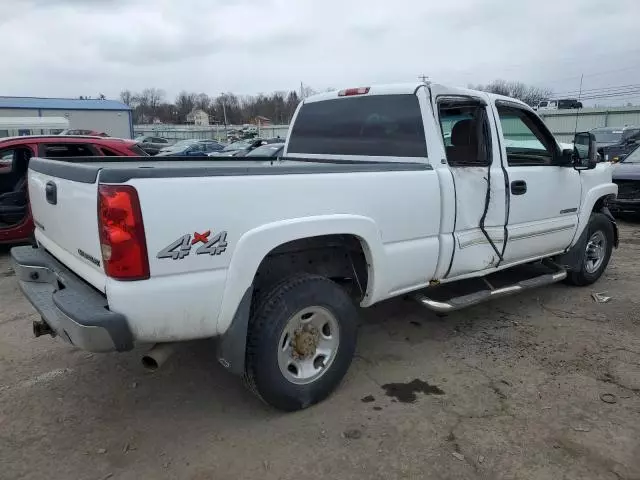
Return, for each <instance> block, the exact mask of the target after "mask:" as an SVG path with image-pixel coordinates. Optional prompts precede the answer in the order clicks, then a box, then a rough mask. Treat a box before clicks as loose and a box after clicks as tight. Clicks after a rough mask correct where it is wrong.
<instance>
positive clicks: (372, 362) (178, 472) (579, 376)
mask: <svg viewBox="0 0 640 480" xmlns="http://www.w3.org/2000/svg"><path fill="white" fill-rule="evenodd" d="M621 236H622V245H621V248H620V249H619V250H618V251H617V252H615V254H614V258H613V261H612V264H611V266H610V268H609V270H608V271H607V273H606V276H605V277H604V278H603V279H601V280H600V282H599V283H598V284H596V285H595V286H594V287H593V288H584V289H576V288H570V287H567V286H564V285H555V286H552V287H548V288H543V289H539V290H536V291H531V292H528V293H525V294H523V295H520V296H516V297H511V298H507V299H503V300H500V301H495V302H493V303H489V304H485V305H483V306H479V307H476V308H473V309H470V310H467V311H463V312H460V313H456V314H452V315H449V316H448V317H446V318H439V317H437V316H435V315H433V314H431V313H429V312H427V311H424V310H422V309H421V308H420V307H418V306H416V305H414V304H411V303H409V302H406V301H402V300H397V301H392V302H388V303H385V304H383V305H380V306H378V307H376V308H374V309H371V310H368V311H366V312H364V320H365V321H364V322H363V325H362V327H361V330H360V343H359V347H358V356H357V358H356V360H355V361H354V363H353V365H352V368H351V370H350V372H349V374H348V375H347V378H346V379H345V381H344V382H343V384H342V386H341V387H340V388H339V389H338V391H337V392H336V393H335V394H334V395H333V396H332V397H331V398H330V399H329V400H327V401H326V402H324V403H323V404H321V405H318V406H316V407H313V408H311V409H309V410H306V411H303V412H299V413H295V414H282V413H279V412H276V411H273V410H271V409H270V408H268V407H266V406H265V405H263V404H261V403H260V402H259V401H257V400H255V399H254V398H253V397H252V396H250V395H249V394H248V393H246V392H245V390H244V389H243V387H242V385H241V384H240V382H239V381H238V380H237V379H236V378H234V377H232V376H230V375H228V374H227V373H226V372H224V371H223V370H222V369H221V368H220V367H219V366H217V364H216V362H215V360H214V355H213V351H212V350H213V345H212V344H211V343H210V342H202V343H197V344H191V345H185V346H184V347H183V348H182V349H181V350H180V351H179V352H178V353H177V354H176V355H175V356H174V357H173V358H172V359H171V360H170V361H169V363H168V364H167V365H166V367H165V368H164V369H162V370H161V371H159V372H157V373H154V374H151V373H147V372H145V371H143V370H142V368H141V366H140V364H139V356H140V352H131V353H127V354H109V355H99V354H89V353H86V352H82V351H79V350H76V349H74V348H71V347H69V346H67V345H65V344H63V343H61V342H60V341H54V340H51V339H50V338H48V337H46V338H40V339H34V338H32V336H31V330H30V329H31V321H32V320H33V319H34V318H36V316H35V313H34V311H33V310H32V308H31V306H30V305H29V304H28V303H27V302H26V301H25V300H24V299H23V298H22V297H21V295H20V293H19V291H18V286H17V283H16V279H15V277H14V276H13V275H12V271H11V269H10V264H9V258H8V255H7V253H6V251H5V252H4V253H0V466H1V467H0V478H2V479H17V478H36V479H41V478H47V479H96V480H98V479H107V478H113V479H163V478H180V479H194V480H195V479H234V480H236V479H244V478H262V479H280V478H282V479H296V480H298V479H315V478H323V479H326V478H333V479H350V478H371V479H378V478H379V479H396V478H397V479H400V478H402V479H404V478H411V479H414V478H415V479H418V478H443V479H444V478H451V479H472V478H473V479H475V478H486V479H528V480H533V479H545V480H546V479H580V480H585V479H603V480H604V479H611V480H619V479H640V224H637V223H636V224H635V225H632V224H628V223H627V224H623V225H622V226H621ZM593 292H606V293H607V295H610V296H611V297H612V300H611V302H609V303H606V304H597V303H595V302H594V301H593V300H592V298H591V293H593ZM413 380H417V381H416V382H413ZM389 384H399V385H389ZM427 384H428V385H427ZM412 390H421V391H418V392H417V393H412ZM424 392H426V393H424ZM412 400H413V401H412Z"/></svg>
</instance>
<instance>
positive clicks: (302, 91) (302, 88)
mask: <svg viewBox="0 0 640 480" xmlns="http://www.w3.org/2000/svg"><path fill="white" fill-rule="evenodd" d="M300 100H304V87H303V86H302V82H300Z"/></svg>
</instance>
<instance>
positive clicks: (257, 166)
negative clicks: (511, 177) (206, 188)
mask: <svg viewBox="0 0 640 480" xmlns="http://www.w3.org/2000/svg"><path fill="white" fill-rule="evenodd" d="M29 168H30V169H31V170H34V171H36V172H39V173H43V174H45V175H51V176H55V177H57V178H63V179H66V180H72V181H75V182H81V183H95V182H96V181H97V179H98V174H100V181H101V182H104V183H124V182H127V181H129V180H131V179H134V178H171V177H176V178H177V177H216V176H241V175H290V174H309V173H347V172H379V171H411V170H431V169H432V167H431V166H430V165H428V164H426V163H417V162H381V161H371V162H363V161H339V160H338V161H336V160H322V159H314V160H301V159H291V160H289V159H286V158H281V159H275V160H271V159H258V160H256V159H255V157H239V158H234V159H233V160H214V159H210V158H203V159H201V160H194V159H193V157H169V158H167V159H166V160H160V159H157V158H154V159H153V160H150V159H149V157H128V158H127V159H126V160H123V159H122V157H77V158H73V159H70V161H68V160H66V159H65V161H59V160H51V159H45V158H33V159H32V160H31V162H30V163H29Z"/></svg>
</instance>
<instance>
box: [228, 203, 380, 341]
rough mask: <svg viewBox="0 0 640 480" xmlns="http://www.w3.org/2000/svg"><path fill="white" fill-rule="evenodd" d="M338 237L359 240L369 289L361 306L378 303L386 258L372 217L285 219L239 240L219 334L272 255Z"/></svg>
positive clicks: (231, 267)
mask: <svg viewBox="0 0 640 480" xmlns="http://www.w3.org/2000/svg"><path fill="white" fill-rule="evenodd" d="M335 236H343V237H347V238H355V239H357V240H358V242H359V245H360V246H361V248H362V253H363V255H364V258H365V259H366V266H367V287H366V291H365V294H364V295H363V299H362V302H361V303H362V305H363V306H366V305H369V304H371V303H373V302H375V300H376V299H377V298H379V297H380V296H381V284H380V283H381V282H380V279H381V278H383V275H382V269H383V268H384V261H383V259H384V257H383V247H382V241H381V237H380V232H379V231H378V228H377V225H376V224H375V222H374V221H373V220H372V219H371V218H368V217H363V216H357V215H329V216H320V217H304V218H297V219H290V220H283V221H279V222H274V223H270V224H267V225H263V226H260V227H258V228H255V229H252V230H250V231H248V232H246V233H245V234H244V235H242V237H241V238H240V239H239V240H238V243H237V245H236V248H235V249H234V253H233V256H232V258H231V262H230V264H229V268H228V272H227V281H226V285H225V291H224V294H223V299H222V305H221V308H220V313H219V315H218V321H217V331H218V334H219V335H222V334H223V333H224V332H225V331H226V330H227V328H228V327H229V325H230V324H231V321H232V319H233V316H234V314H235V312H236V310H237V308H238V306H239V305H240V302H241V299H242V297H243V295H244V294H245V292H246V291H247V289H249V288H250V287H252V286H253V284H254V280H255V278H256V274H257V273H258V272H259V269H260V266H261V265H262V264H263V262H264V261H265V259H266V258H268V257H269V255H270V254H271V253H272V252H275V251H277V249H278V248H283V246H285V247H284V248H286V245H287V244H291V243H292V242H296V241H305V240H307V239H312V238H318V237H325V238H326V237H332V238H333V237H335Z"/></svg>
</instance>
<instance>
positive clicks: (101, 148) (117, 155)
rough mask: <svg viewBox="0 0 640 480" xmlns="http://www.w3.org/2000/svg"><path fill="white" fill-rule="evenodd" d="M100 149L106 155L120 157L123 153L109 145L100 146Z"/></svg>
mask: <svg viewBox="0 0 640 480" xmlns="http://www.w3.org/2000/svg"><path fill="white" fill-rule="evenodd" d="M100 150H101V151H102V154H103V155H104V156H105V157H120V156H121V155H120V154H119V153H118V152H115V151H113V150H111V149H110V148H107V147H100Z"/></svg>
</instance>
